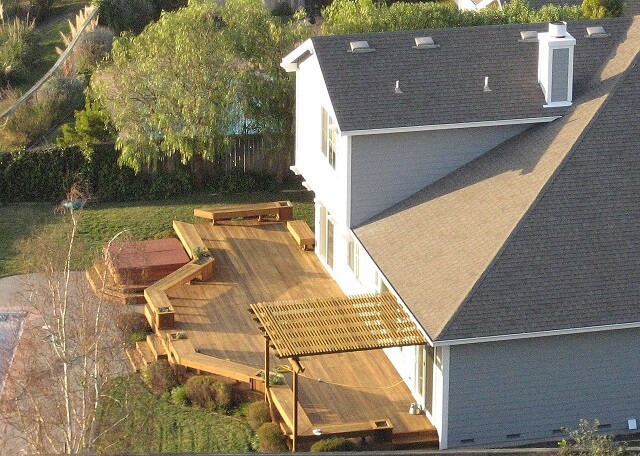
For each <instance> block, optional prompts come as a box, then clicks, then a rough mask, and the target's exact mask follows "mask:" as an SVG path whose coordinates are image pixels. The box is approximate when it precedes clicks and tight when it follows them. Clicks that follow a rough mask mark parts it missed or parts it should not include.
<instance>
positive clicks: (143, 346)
mask: <svg viewBox="0 0 640 456" xmlns="http://www.w3.org/2000/svg"><path fill="white" fill-rule="evenodd" d="M136 350H138V353H140V356H141V357H142V361H143V363H144V366H145V367H146V366H148V365H149V364H151V363H152V362H154V361H155V360H156V358H155V356H153V352H152V351H151V348H149V345H148V344H147V341H144V342H136Z"/></svg>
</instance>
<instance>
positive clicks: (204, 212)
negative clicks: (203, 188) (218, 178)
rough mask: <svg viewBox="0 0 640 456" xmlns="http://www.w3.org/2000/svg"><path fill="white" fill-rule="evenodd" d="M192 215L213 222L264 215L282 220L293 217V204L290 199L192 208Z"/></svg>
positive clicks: (260, 218) (259, 217) (261, 216)
mask: <svg viewBox="0 0 640 456" xmlns="http://www.w3.org/2000/svg"><path fill="white" fill-rule="evenodd" d="M193 215H195V216H196V217H201V218H206V219H209V220H211V221H212V222H213V223H214V224H216V223H218V222H220V221H222V220H231V219H237V218H255V217H257V218H258V220H262V219H263V218H264V217H272V218H275V220H278V221H280V222H284V221H287V220H291V219H293V204H292V203H291V201H273V202H270V203H256V204H243V205H239V206H225V207H217V208H206V209H194V210H193Z"/></svg>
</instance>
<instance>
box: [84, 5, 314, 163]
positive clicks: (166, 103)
mask: <svg viewBox="0 0 640 456" xmlns="http://www.w3.org/2000/svg"><path fill="white" fill-rule="evenodd" d="M309 34H310V28H309V27H308V26H306V25H304V24H303V23H302V22H301V21H297V20H293V21H291V22H287V23H282V22H281V21H280V19H278V18H275V17H273V16H271V14H270V13H269V12H268V11H267V10H266V8H265V7H264V4H263V3H262V1H261V0H230V1H228V2H227V3H226V5H225V6H224V7H220V6H218V5H217V4H216V3H215V2H214V1H212V0H193V1H191V2H190V4H189V6H188V7H186V8H183V9H181V10H179V11H176V12H173V13H169V14H163V15H162V17H161V18H160V20H159V21H158V22H156V23H154V24H151V25H150V26H149V27H147V28H146V29H145V30H144V31H143V32H142V33H141V34H140V35H138V36H135V37H131V36H125V37H122V38H120V39H119V40H117V42H116V43H115V45H114V48H113V64H112V65H111V66H109V67H106V68H103V69H102V70H100V71H98V72H97V73H96V75H95V77H94V79H93V82H92V86H93V89H94V90H95V93H96V94H97V96H98V97H99V98H100V100H101V102H102V103H104V105H105V106H106V109H107V111H108V113H109V115H110V117H111V119H112V121H113V124H114V125H115V127H116V129H117V131H118V138H117V146H118V148H119V149H120V150H121V151H122V155H121V162H122V163H123V164H125V165H128V166H131V167H132V168H134V169H136V170H140V169H141V167H142V165H145V164H146V165H153V164H154V163H155V162H156V161H158V160H160V159H162V158H164V157H167V156H171V155H173V154H176V153H177V154H179V155H180V157H181V158H182V160H183V161H188V160H189V159H191V158H192V157H193V156H196V155H199V156H202V157H204V158H206V159H211V158H213V157H214V156H215V155H216V154H217V153H221V152H222V151H224V150H225V147H226V146H227V142H228V140H229V137H230V134H232V133H233V132H235V131H237V130H238V129H239V128H242V127H244V126H246V128H247V129H248V130H250V131H255V132H260V133H262V134H264V135H266V136H268V137H270V138H272V139H274V140H275V141H274V143H275V144H276V146H275V148H274V151H273V152H274V154H275V155H282V154H287V153H289V152H290V150H291V149H292V147H293V139H292V138H293V136H292V135H293V111H294V96H295V90H294V85H293V78H292V77H291V76H290V75H287V74H286V73H285V72H284V71H283V70H282V69H281V68H280V67H279V63H280V60H281V58H282V56H283V55H285V54H286V53H288V52H289V51H290V50H291V49H293V48H294V47H295V46H296V45H297V44H299V43H301V42H302V41H303V40H304V39H305V38H306V37H307V36H308V35H309Z"/></svg>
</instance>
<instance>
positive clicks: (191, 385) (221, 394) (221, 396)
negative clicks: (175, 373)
mask: <svg viewBox="0 0 640 456" xmlns="http://www.w3.org/2000/svg"><path fill="white" fill-rule="evenodd" d="M185 387H186V391H187V397H188V398H189V400H190V401H191V403H192V404H194V405H197V406H198V407H201V408H205V409H216V408H217V409H227V408H229V406H230V405H231V389H230V388H229V385H227V384H226V383H224V382H220V381H218V380H216V379H215V378H213V377H211V376H209V375H194V376H193V377H191V378H189V380H187V383H185Z"/></svg>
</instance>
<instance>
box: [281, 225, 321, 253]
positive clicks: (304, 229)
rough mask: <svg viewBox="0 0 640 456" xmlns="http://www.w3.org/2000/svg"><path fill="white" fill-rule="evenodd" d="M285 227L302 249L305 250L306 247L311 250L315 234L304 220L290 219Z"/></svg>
mask: <svg viewBox="0 0 640 456" xmlns="http://www.w3.org/2000/svg"><path fill="white" fill-rule="evenodd" d="M287 229H288V230H289V233H291V236H293V239H295V241H296V243H297V244H298V245H299V246H300V247H302V249H303V250H307V248H310V249H311V250H313V246H314V245H315V236H314V233H313V231H311V228H309V225H307V222H305V221H304V220H290V221H288V222H287Z"/></svg>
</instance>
